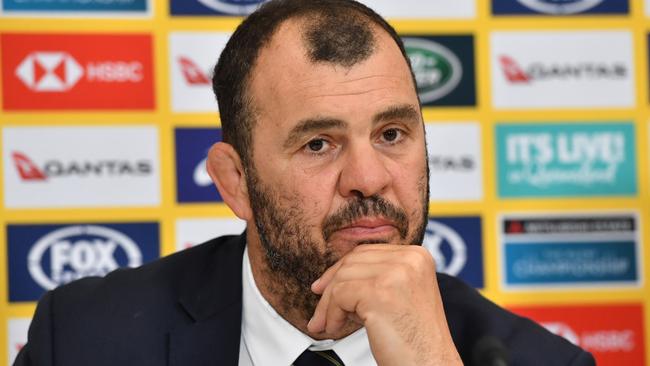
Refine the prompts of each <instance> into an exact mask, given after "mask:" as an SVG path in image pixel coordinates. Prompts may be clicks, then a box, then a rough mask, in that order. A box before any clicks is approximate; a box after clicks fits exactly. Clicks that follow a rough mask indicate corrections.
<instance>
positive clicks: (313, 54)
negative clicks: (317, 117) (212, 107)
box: [212, 0, 415, 169]
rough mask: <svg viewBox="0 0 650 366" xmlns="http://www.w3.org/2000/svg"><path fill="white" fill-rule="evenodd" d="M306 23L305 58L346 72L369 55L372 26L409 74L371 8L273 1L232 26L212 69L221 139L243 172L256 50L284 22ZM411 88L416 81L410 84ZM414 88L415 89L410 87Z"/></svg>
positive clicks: (348, 0)
mask: <svg viewBox="0 0 650 366" xmlns="http://www.w3.org/2000/svg"><path fill="white" fill-rule="evenodd" d="M296 18H301V19H305V20H306V21H307V22H306V23H307V26H306V31H305V33H304V34H303V35H302V38H303V43H304V44H305V49H306V50H307V53H308V57H309V58H310V60H311V61H312V62H314V63H319V62H327V63H334V64H338V65H342V66H345V67H351V66H353V65H355V64H357V63H358V62H360V61H363V60H365V59H367V58H368V57H369V56H370V55H372V53H373V52H374V44H375V37H374V34H373V32H372V25H373V24H374V25H376V26H379V28H381V29H383V30H384V31H385V32H386V33H388V34H389V35H390V36H391V37H392V38H393V40H394V41H395V43H396V44H397V46H398V47H399V49H400V51H401V52H402V55H403V56H404V59H405V60H406V63H407V65H408V67H409V69H410V67H411V65H410V62H409V59H408V56H407V54H406V51H405V49H404V45H403V43H402V40H401V39H400V37H399V36H398V35H397V32H396V31H395V29H393V27H392V26H390V25H389V24H388V22H386V20H384V19H383V18H382V17H381V16H380V15H378V14H377V13H375V12H374V11H373V10H372V9H370V8H368V7H366V6H365V5H363V4H361V3H358V2H356V1H353V0H272V1H269V2H267V3H265V4H264V5H262V6H261V7H260V8H259V9H258V10H257V11H255V12H254V13H252V14H251V15H249V16H248V17H247V18H246V19H244V21H243V22H242V23H241V24H240V25H239V26H238V27H237V29H236V30H235V32H234V33H233V35H232V36H231V38H230V40H229V41H228V43H227V44H226V47H225V48H224V50H223V51H222V53H221V56H220V57H219V62H218V63H217V65H216V66H215V68H214V76H213V77H212V89H213V90H214V93H215V96H216V97H217V101H218V103H219V113H220V115H221V126H222V132H223V140H224V142H227V143H229V144H231V145H232V146H233V147H234V149H235V151H237V153H238V154H239V156H240V158H241V159H242V164H243V165H244V168H245V169H250V168H251V167H252V155H253V154H252V153H253V148H252V146H253V144H252V135H253V132H252V130H253V127H254V124H255V120H254V111H253V110H254V108H253V105H252V98H251V96H250V94H249V93H248V84H249V81H250V78H251V71H252V70H253V68H254V66H255V63H256V61H257V58H258V56H259V52H260V50H261V49H262V48H263V47H264V46H265V45H267V44H268V43H269V41H270V40H271V38H272V37H273V35H274V34H275V32H276V31H277V29H278V28H279V26H280V25H281V24H282V23H284V22H285V21H287V20H289V19H296ZM414 83H415V82H414ZM414 85H415V84H414Z"/></svg>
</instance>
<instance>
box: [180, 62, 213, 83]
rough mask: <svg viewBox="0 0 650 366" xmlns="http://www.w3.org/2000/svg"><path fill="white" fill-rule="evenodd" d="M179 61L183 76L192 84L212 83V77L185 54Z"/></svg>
mask: <svg viewBox="0 0 650 366" xmlns="http://www.w3.org/2000/svg"><path fill="white" fill-rule="evenodd" d="M178 63H179V65H180V66H181V71H182V72H183V77H184V78H185V81H186V82H187V83H188V84H190V85H210V84H211V82H210V78H209V77H208V76H207V75H206V74H205V73H204V72H203V71H202V70H201V69H200V68H199V67H198V66H196V64H195V63H194V61H192V60H190V59H189V58H187V57H185V56H180V57H179V58H178Z"/></svg>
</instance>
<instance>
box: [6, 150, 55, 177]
mask: <svg viewBox="0 0 650 366" xmlns="http://www.w3.org/2000/svg"><path fill="white" fill-rule="evenodd" d="M11 158H12V159H13V160H14V164H15V165H16V170H18V174H19V175H20V178H21V179H22V180H36V181H43V180H46V179H47V176H46V175H45V173H43V171H42V170H41V169H39V168H38V167H37V166H36V164H34V162H33V161H31V160H30V159H29V158H28V157H27V155H25V154H23V153H20V152H13V153H12V154H11Z"/></svg>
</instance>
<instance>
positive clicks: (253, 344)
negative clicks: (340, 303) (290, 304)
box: [242, 247, 377, 366]
mask: <svg viewBox="0 0 650 366" xmlns="http://www.w3.org/2000/svg"><path fill="white" fill-rule="evenodd" d="M242 269H243V270H242V285H243V294H242V297H243V299H242V301H243V305H244V308H243V311H242V335H243V337H244V341H245V342H246V347H247V348H248V352H249V353H250V357H251V360H252V361H253V365H287V366H289V365H291V364H292V362H293V361H294V360H295V359H296V358H298V356H300V354H301V353H302V352H303V351H304V350H305V349H307V348H308V347H309V349H311V350H312V351H318V350H327V349H331V350H334V352H336V354H337V355H338V356H339V358H341V361H343V363H344V364H345V365H359V366H376V365H377V363H376V362H375V359H374V358H373V357H372V353H371V351H370V344H369V343H368V336H367V333H366V329H365V328H361V329H359V330H357V331H356V332H354V333H352V334H350V335H349V336H347V337H345V338H343V339H340V340H337V341H334V340H322V341H317V340H314V339H312V338H311V337H309V336H308V335H306V334H304V333H302V332H301V331H300V330H298V329H297V328H295V327H294V326H293V325H291V324H290V323H289V322H287V321H286V320H285V319H284V318H282V317H281V316H280V314H278V313H277V312H276V311H275V309H273V307H272V306H271V304H269V303H268V301H266V299H265V298H264V297H263V296H262V294H261V293H260V291H259V289H258V288H257V285H256V284H255V279H254V278H253V271H252V268H251V265H250V260H249V258H248V247H246V249H245V250H244V258H243V265H242Z"/></svg>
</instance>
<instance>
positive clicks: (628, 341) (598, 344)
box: [541, 322, 636, 353]
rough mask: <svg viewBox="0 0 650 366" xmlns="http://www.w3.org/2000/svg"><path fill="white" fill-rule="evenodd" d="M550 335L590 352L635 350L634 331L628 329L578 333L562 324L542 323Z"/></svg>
mask: <svg viewBox="0 0 650 366" xmlns="http://www.w3.org/2000/svg"><path fill="white" fill-rule="evenodd" d="M541 324H542V326H544V328H546V329H548V330H549V331H550V332H551V333H554V334H557V335H559V336H561V337H564V338H565V339H566V340H568V341H569V342H571V343H573V344H575V345H578V346H580V347H582V348H585V349H586V350H588V351H592V352H608V353H612V352H630V351H632V350H634V349H635V347H636V342H635V339H634V331H632V330H630V329H603V330H595V331H584V332H581V333H578V332H576V331H574V330H573V329H571V327H570V326H568V325H567V324H566V323H562V322H543V323H541Z"/></svg>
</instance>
